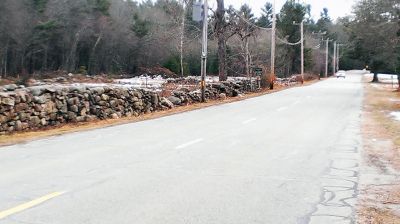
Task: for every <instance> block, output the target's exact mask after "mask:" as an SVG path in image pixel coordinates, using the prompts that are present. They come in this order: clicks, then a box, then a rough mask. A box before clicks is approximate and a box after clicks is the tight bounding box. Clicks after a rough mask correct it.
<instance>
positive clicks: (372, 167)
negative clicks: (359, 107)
mask: <svg viewBox="0 0 400 224" xmlns="http://www.w3.org/2000/svg"><path fill="white" fill-rule="evenodd" d="M365 82H366V80H365ZM399 100H400V94H399V92H397V91H396V90H394V89H393V88H392V86H391V85H388V84H379V83H378V84H376V83H374V84H371V83H368V82H366V85H365V100H364V113H363V123H362V135H363V145H364V150H363V163H364V166H365V167H364V170H368V171H365V172H366V173H364V174H361V177H360V183H362V184H361V185H360V189H359V192H360V195H359V207H358V210H357V215H358V218H359V220H358V223H360V224H361V223H363V224H364V223H371V224H390V223H396V224H399V223H400V213H399V206H400V182H399V179H398V177H399V176H400V135H399V133H400V122H398V121H396V120H394V119H393V117H391V116H390V113H391V112H392V111H398V110H400V104H399V103H398V102H400V101H399ZM363 175H364V176H368V177H363Z"/></svg>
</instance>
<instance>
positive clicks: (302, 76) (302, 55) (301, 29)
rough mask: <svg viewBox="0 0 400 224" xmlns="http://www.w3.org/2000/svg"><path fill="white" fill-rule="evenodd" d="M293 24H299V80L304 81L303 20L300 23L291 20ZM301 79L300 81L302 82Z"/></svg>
mask: <svg viewBox="0 0 400 224" xmlns="http://www.w3.org/2000/svg"><path fill="white" fill-rule="evenodd" d="M293 25H300V33H301V34H300V35H301V38H300V42H301V80H303V81H304V20H302V21H301V23H300V24H299V23H296V22H295V21H293ZM303 81H302V83H303Z"/></svg>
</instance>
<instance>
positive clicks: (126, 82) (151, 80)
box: [114, 76, 167, 89]
mask: <svg viewBox="0 0 400 224" xmlns="http://www.w3.org/2000/svg"><path fill="white" fill-rule="evenodd" d="M166 82H167V79H164V78H162V77H161V76H156V77H149V76H139V77H134V78H130V79H116V80H114V83H115V84H119V85H123V86H129V87H134V88H148V89H160V88H161V87H162V85H163V84H164V83H166Z"/></svg>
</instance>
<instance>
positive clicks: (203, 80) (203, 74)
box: [201, 0, 208, 102]
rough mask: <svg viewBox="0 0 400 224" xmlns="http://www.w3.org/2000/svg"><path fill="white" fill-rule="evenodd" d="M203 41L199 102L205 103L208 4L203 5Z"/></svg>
mask: <svg viewBox="0 0 400 224" xmlns="http://www.w3.org/2000/svg"><path fill="white" fill-rule="evenodd" d="M202 39H203V41H202V51H201V102H205V101H206V97H205V91H206V74H207V41H208V2H207V0H204V5H203V38H202Z"/></svg>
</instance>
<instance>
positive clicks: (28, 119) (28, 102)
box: [0, 82, 246, 135]
mask: <svg viewBox="0 0 400 224" xmlns="http://www.w3.org/2000/svg"><path fill="white" fill-rule="evenodd" d="M245 89H246V83H245V82H235V83H233V82H224V83H216V84H210V85H208V86H207V90H206V98H207V99H219V98H225V97H235V96H238V95H239V94H241V93H243V92H245ZM200 96H201V94H200V91H194V92H189V91H188V90H187V89H180V90H177V91H174V92H173V93H172V96H169V97H167V98H165V97H161V96H160V95H159V94H158V93H156V92H152V91H147V90H143V89H132V88H128V87H123V86H122V87H121V86H105V87H88V86H69V87H66V86H61V87H55V86H39V87H30V88H22V89H15V90H12V91H6V92H0V124H1V125H0V134H2V135H4V134H9V133H13V132H16V131H24V130H37V129H42V128H45V127H51V126H59V125H62V124H65V123H70V122H83V121H93V120H96V119H107V118H120V117H129V116H140V115H141V114H144V113H151V112H154V111H157V110H165V109H169V108H172V107H175V106H181V105H187V104H191V103H196V102H200Z"/></svg>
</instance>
